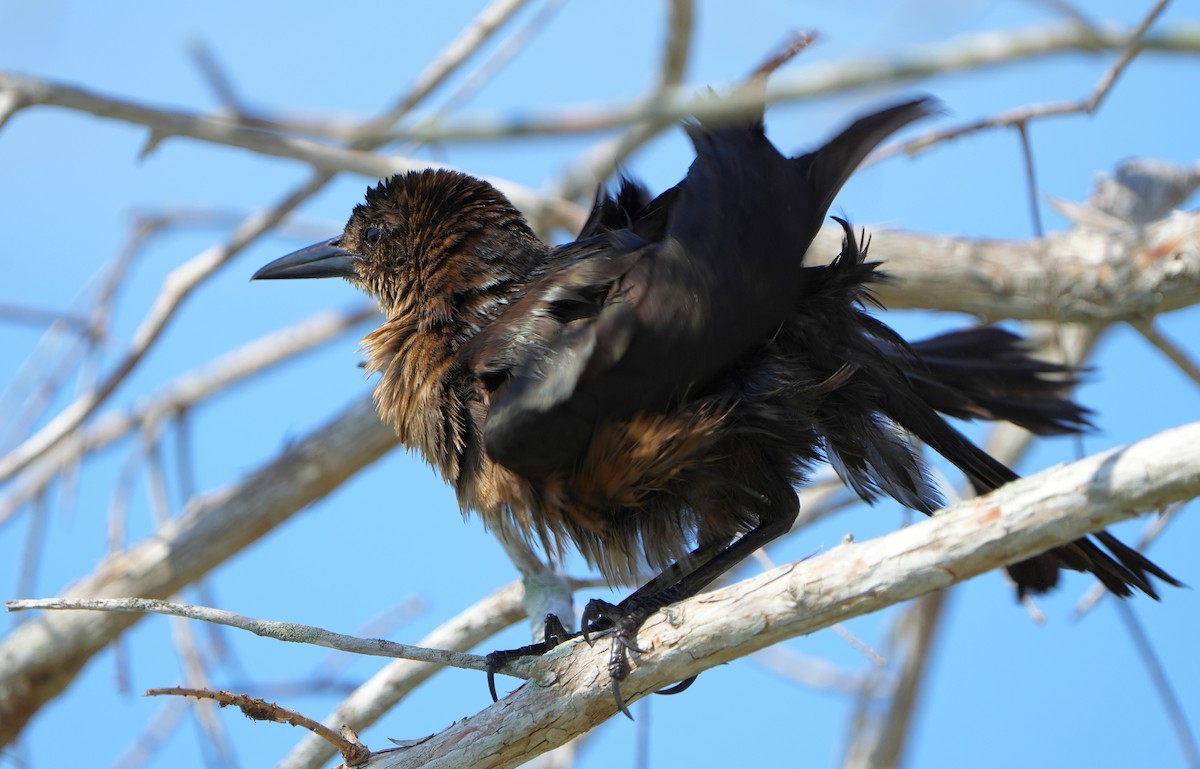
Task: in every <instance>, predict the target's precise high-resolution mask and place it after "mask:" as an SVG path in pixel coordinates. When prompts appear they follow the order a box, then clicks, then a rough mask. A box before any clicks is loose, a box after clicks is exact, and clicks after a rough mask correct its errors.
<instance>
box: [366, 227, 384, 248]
mask: <svg viewBox="0 0 1200 769" xmlns="http://www.w3.org/2000/svg"><path fill="white" fill-rule="evenodd" d="M381 237H383V230H381V229H379V228H378V227H368V228H367V229H366V232H364V233H363V238H364V239H365V240H366V241H367V245H368V246H375V245H378V244H379V239H380V238H381Z"/></svg>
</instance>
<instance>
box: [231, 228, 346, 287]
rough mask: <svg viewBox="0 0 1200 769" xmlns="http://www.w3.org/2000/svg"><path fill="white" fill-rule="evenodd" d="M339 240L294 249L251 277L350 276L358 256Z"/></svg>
mask: <svg viewBox="0 0 1200 769" xmlns="http://www.w3.org/2000/svg"><path fill="white" fill-rule="evenodd" d="M341 243H342V239H341V237H340V236H339V237H336V238H330V239H329V240H326V241H322V242H320V243H314V244H312V245H311V246H308V247H307V248H302V249H300V250H299V251H293V252H292V253H290V254H288V255H287V256H281V257H279V258H278V259H276V260H275V261H273V262H271V263H270V264H268V265H266V266H265V267H263V268H261V269H260V270H259V271H258V272H256V273H254V274H253V275H252V276H250V280H281V279H284V278H348V277H351V276H353V275H354V261H355V260H356V259H357V258H358V257H357V256H355V255H354V254H352V253H350V252H349V251H347V250H346V249H344V248H342V246H341Z"/></svg>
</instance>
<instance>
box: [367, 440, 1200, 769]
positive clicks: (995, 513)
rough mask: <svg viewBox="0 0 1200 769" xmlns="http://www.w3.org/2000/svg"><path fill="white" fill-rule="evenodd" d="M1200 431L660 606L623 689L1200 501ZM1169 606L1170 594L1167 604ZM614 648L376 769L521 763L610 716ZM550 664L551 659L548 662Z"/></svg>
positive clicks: (695, 669) (547, 673)
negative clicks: (1129, 520)
mask: <svg viewBox="0 0 1200 769" xmlns="http://www.w3.org/2000/svg"><path fill="white" fill-rule="evenodd" d="M1197 467H1200V423H1193V424H1190V425H1187V426H1184V427H1179V428H1175V429H1172V430H1169V431H1167V432H1164V433H1162V434H1160V435H1157V436H1155V437H1152V438H1148V439H1146V440H1144V441H1141V442H1139V443H1136V444H1133V445H1131V446H1128V447H1125V448H1122V449H1115V450H1112V451H1108V452H1105V453H1102V454H1099V455H1096V456H1093V457H1089V458H1087V459H1084V460H1081V461H1079V462H1075V463H1072V464H1069V465H1060V466H1058V467H1055V468H1051V469H1049V470H1046V471H1045V472H1042V473H1039V474H1038V475H1035V476H1032V477H1030V478H1026V479H1023V480H1020V481H1016V482H1014V483H1011V484H1009V485H1007V486H1005V487H1003V488H1001V489H1000V490H998V491H996V492H994V493H992V494H989V495H987V496H985V497H980V498H978V499H973V500H970V501H967V502H963V503H961V504H958V505H955V506H954V507H953V508H950V509H948V510H946V511H945V513H944V514H943V515H939V516H938V517H936V518H934V519H932V520H928V521H925V522H922V523H919V524H917V525H915V526H910V527H908V528H906V529H902V530H900V531H897V532H895V533H893V534H890V535H888V536H885V537H880V538H878V539H873V540H870V541H868V542H863V543H859V544H847V545H842V546H839V547H837V548H836V549H834V550H832V551H830V552H828V553H825V554H823V555H820V556H817V557H814V558H812V559H809V560H807V561H801V562H797V563H792V564H789V565H786V566H783V567H780V568H778V569H774V570H772V571H769V572H767V573H765V574H761V575H759V576H757V577H754V578H753V579H749V580H746V581H745V582H741V583H738V584H736V585H733V586H730V587H727V588H724V589H721V590H716V591H713V592H711V593H706V594H704V595H700V596H697V597H696V598H693V599H690V600H688V601H685V602H683V603H680V604H676V605H674V606H671V607H669V608H668V609H667V610H665V611H663V612H660V613H659V614H658V615H656V616H655V617H653V618H651V620H650V621H649V622H647V623H646V625H645V626H644V627H643V628H642V631H641V633H640V636H639V640H638V645H639V646H641V647H643V648H647V649H652V650H653V651H651V652H650V653H649V654H646V655H643V657H642V659H641V660H640V664H639V666H638V667H636V668H635V669H634V671H633V673H632V674H631V675H630V676H629V678H628V679H627V680H626V681H625V682H624V683H623V684H622V686H621V691H622V693H623V694H624V695H625V696H626V698H628V699H636V698H638V697H641V696H644V695H646V694H648V693H650V692H653V691H656V690H658V689H661V688H663V687H664V686H667V685H669V684H671V683H673V682H675V681H680V680H683V679H684V678H687V677H688V676H692V675H696V674H698V673H700V672H702V671H704V670H707V669H708V668H711V667H713V666H715V665H719V664H721V663H724V662H728V661H729V660H731V659H735V658H737V657H742V656H745V655H747V654H750V653H751V652H754V651H757V650H759V649H762V648H764V647H767V646H770V645H772V644H775V643H778V642H780V641H782V640H785V639H788V638H794V637H796V636H799V635H805V634H808V633H812V632H814V631H816V630H819V629H821V628H825V627H828V626H830V625H831V624H833V623H835V622H839V621H844V620H846V619H849V618H851V617H855V616H859V615H862V614H866V613H869V612H873V611H878V610H879V609H882V608H884V607H887V606H890V605H892V604H895V603H898V602H900V601H905V600H908V599H910V598H915V597H916V596H919V595H922V594H925V593H929V592H931V591H934V590H939V589H942V588H945V587H947V586H949V585H952V584H954V583H956V582H960V581H962V580H965V579H969V578H970V577H973V576H976V575H978V574H981V573H983V572H985V571H989V570H991V569H995V568H997V567H1000V566H1003V565H1006V564H1009V563H1013V562H1015V561H1019V560H1022V559H1024V558H1028V557H1031V556H1033V555H1035V554H1037V553H1040V552H1043V551H1045V550H1047V549H1049V548H1052V547H1055V546H1057V545H1061V544H1064V543H1067V542H1070V541H1072V540H1074V539H1077V538H1079V537H1081V536H1083V535H1085V534H1087V533H1089V532H1093V531H1096V530H1098V529H1101V528H1103V527H1105V526H1107V525H1109V524H1112V523H1115V522H1117V521H1120V520H1122V519H1125V518H1130V517H1132V516H1134V515H1137V514H1139V513H1142V512H1146V511H1150V510H1155V509H1157V508H1160V507H1162V506H1163V505H1166V504H1169V503H1171V502H1173V501H1178V500H1185V499H1192V498H1195V497H1196V496H1198V495H1200V473H1197V472H1196V468H1197ZM1168 600H1169V597H1168ZM607 657H608V644H607V643H606V642H601V643H599V644H597V647H596V648H595V649H591V650H589V649H588V647H587V646H586V644H583V643H582V642H576V643H573V644H569V645H566V646H564V647H562V648H560V649H559V650H556V652H555V653H553V654H552V655H550V656H548V657H546V658H542V659H539V660H537V661H536V662H535V663H531V664H537V665H539V666H546V667H545V668H544V672H543V673H542V674H541V676H539V677H538V678H537V679H536V683H533V682H531V683H528V684H526V685H524V686H522V687H521V688H520V689H519V690H517V691H516V692H515V693H513V694H511V695H510V696H508V697H506V698H504V699H503V700H501V701H500V702H499V703H497V704H495V705H493V706H491V707H489V708H487V709H485V710H484V711H482V712H481V713H479V714H478V715H476V716H474V717H473V718H467V719H463V720H461V721H459V722H458V723H456V724H455V725H453V726H451V727H450V728H448V729H446V730H445V731H443V732H441V733H440V734H438V735H435V736H434V737H433V738H432V739H430V740H429V741H427V742H424V743H422V744H420V745H417V746H415V747H411V748H406V749H403V750H398V751H384V752H382V753H379V754H376V755H375V756H373V757H372V759H371V760H370V761H369V762H368V763H367V764H365V766H369V767H371V768H372V769H383V768H384V767H387V768H388V769H401V768H402V767H416V766H421V767H426V769H435V768H437V767H461V766H471V767H475V768H476V769H502V768H503V767H512V766H516V765H518V764H520V763H523V762H524V761H527V760H529V759H530V758H531V757H533V756H535V755H538V754H540V753H543V752H545V751H547V750H550V749H552V748H554V747H557V746H558V745H561V744H563V743H564V742H566V741H567V740H569V739H571V738H573V737H574V736H576V735H578V734H582V733H583V732H586V731H587V730H589V729H591V728H593V727H594V726H596V725H597V724H598V723H600V722H602V721H604V720H605V719H607V718H610V717H611V716H612V715H614V714H615V713H616V707H615V705H614V703H613V701H612V697H611V694H610V693H609V691H608V680H609V679H608V673H607V669H606V664H607ZM547 663H549V664H548V665H547Z"/></svg>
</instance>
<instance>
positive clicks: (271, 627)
mask: <svg viewBox="0 0 1200 769" xmlns="http://www.w3.org/2000/svg"><path fill="white" fill-rule="evenodd" d="M4 606H5V608H7V609H8V610H9V611H28V610H30V609H43V610H49V609H59V610H67V611H80V610H83V611H112V612H127V613H131V614H165V615H168V616H171V617H183V618H186V619H194V620H199V621H201V622H212V623H214V624H217V625H226V626H228V627H235V628H238V629H239V630H246V631H249V632H251V633H253V634H254V635H257V636H262V637H263V638H274V639H275V640H277V641H286V642H288V643H299V644H309V645H311V646H322V647H325V648H326V649H334V650H336V651H343V652H350V653H352V654H364V655H368V656H372V657H396V658H399V659H406V660H413V661H414V662H428V663H431V664H434V665H443V666H446V667H454V668H462V669H464V670H481V671H482V670H487V661H486V660H485V659H484V658H483V657H481V656H479V655H478V654H463V653H462V652H455V651H448V650H445V649H429V648H425V647H422V646H412V645H411V644H402V643H396V642H395V641H386V640H384V639H382V638H356V637H355V636H350V635H345V634H343V633H334V632H332V631H329V630H325V629H324V628H319V627H313V626H312V625H302V624H300V623H298V622H279V621H277V620H267V619H256V618H254V617H244V616H242V615H241V614H235V613H234V612H231V611H226V610H224V609H213V608H210V607H207V606H192V605H190V604H184V603H176V602H172V601H158V600H152V599H149V598H73V599H63V598H25V599H18V600H15V601H5V603H4Z"/></svg>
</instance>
